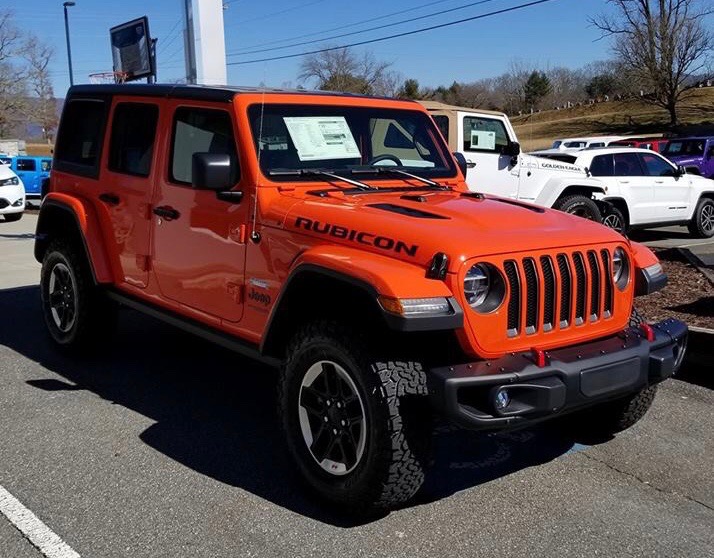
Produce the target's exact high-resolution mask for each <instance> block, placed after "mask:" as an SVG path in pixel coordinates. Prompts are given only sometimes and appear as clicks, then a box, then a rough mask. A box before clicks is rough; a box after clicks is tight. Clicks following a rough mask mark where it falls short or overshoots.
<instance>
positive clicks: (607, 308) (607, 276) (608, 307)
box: [600, 250, 612, 318]
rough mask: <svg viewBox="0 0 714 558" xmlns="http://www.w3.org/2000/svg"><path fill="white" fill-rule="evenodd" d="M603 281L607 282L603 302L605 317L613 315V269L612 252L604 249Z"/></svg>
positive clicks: (602, 255) (602, 254)
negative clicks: (611, 265)
mask: <svg viewBox="0 0 714 558" xmlns="http://www.w3.org/2000/svg"><path fill="white" fill-rule="evenodd" d="M600 256H601V257H602V269H603V283H605V300H604V304H603V317H605V318H609V317H610V316H612V270H611V269H610V252H608V251H607V250H602V251H601V252H600Z"/></svg>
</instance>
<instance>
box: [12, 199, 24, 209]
mask: <svg viewBox="0 0 714 558" xmlns="http://www.w3.org/2000/svg"><path fill="white" fill-rule="evenodd" d="M22 204H23V201H22V198H20V199H19V200H17V201H16V202H15V203H13V204H12V206H13V207H20V206H21V205H22Z"/></svg>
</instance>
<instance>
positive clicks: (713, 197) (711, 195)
mask: <svg viewBox="0 0 714 558" xmlns="http://www.w3.org/2000/svg"><path fill="white" fill-rule="evenodd" d="M699 197H700V199H701V198H707V199H710V200H712V201H714V192H703V193H702V195H701V196H699ZM697 203H699V200H697Z"/></svg>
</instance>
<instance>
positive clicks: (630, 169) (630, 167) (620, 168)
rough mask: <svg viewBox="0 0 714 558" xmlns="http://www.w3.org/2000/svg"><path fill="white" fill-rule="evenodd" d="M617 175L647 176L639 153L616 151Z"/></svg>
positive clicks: (614, 157) (614, 156)
mask: <svg viewBox="0 0 714 558" xmlns="http://www.w3.org/2000/svg"><path fill="white" fill-rule="evenodd" d="M613 159H614V160H615V176H645V172H644V170H643V169H642V165H640V158H639V157H638V156H637V153H615V154H614V155H613Z"/></svg>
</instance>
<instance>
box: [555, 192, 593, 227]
mask: <svg viewBox="0 0 714 558" xmlns="http://www.w3.org/2000/svg"><path fill="white" fill-rule="evenodd" d="M553 209H558V210H560V211H563V212H564V213H570V214H571V215H577V216H578V217H582V218H583V219H588V220H590V221H595V222H597V223H600V222H602V215H601V214H600V210H599V209H598V206H597V204H596V203H595V201H594V200H592V199H591V198H588V197H585V196H580V195H575V196H566V197H564V198H560V199H559V200H558V201H556V202H555V203H554V204H553Z"/></svg>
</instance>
